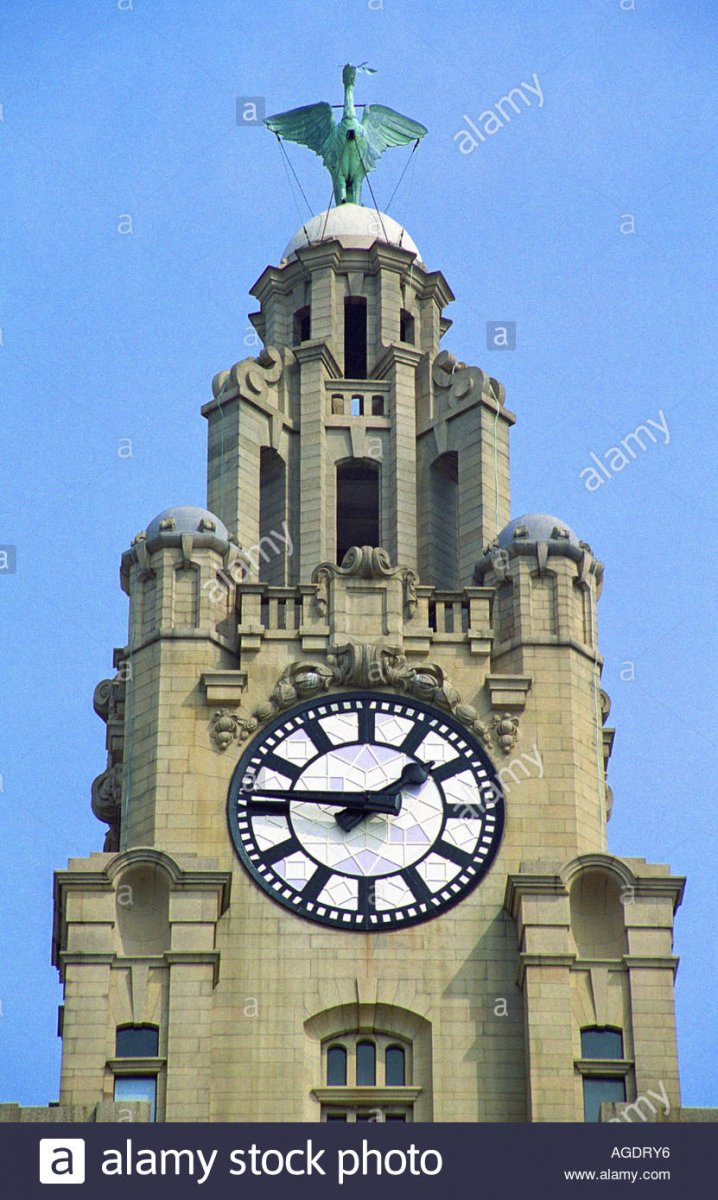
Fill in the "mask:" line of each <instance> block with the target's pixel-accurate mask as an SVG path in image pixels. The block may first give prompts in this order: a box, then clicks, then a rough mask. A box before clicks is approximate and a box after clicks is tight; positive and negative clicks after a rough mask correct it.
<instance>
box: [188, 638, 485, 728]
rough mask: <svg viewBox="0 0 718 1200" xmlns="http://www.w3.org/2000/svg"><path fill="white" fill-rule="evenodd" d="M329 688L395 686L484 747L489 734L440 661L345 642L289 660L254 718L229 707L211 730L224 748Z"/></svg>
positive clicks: (397, 650) (257, 709) (213, 719)
mask: <svg viewBox="0 0 718 1200" xmlns="http://www.w3.org/2000/svg"><path fill="white" fill-rule="evenodd" d="M330 687H360V688H374V687H393V688H396V690H397V691H400V692H405V693H406V694H407V695H410V696H415V697H416V698H417V699H419V700H425V701H426V702H427V703H429V704H435V705H436V706H437V708H443V709H444V710H445V711H447V712H450V713H451V714H452V715H453V716H454V717H456V718H457V719H458V720H459V721H461V723H462V724H463V725H465V726H466V728H467V729H468V730H470V732H471V733H473V734H475V735H476V736H477V737H479V738H480V739H481V740H482V741H483V742H484V744H485V745H488V744H489V741H490V735H489V730H488V728H487V726H486V725H485V724H484V723H483V721H481V719H480V717H479V713H478V711H477V710H476V709H475V708H474V707H473V705H471V704H465V703H464V701H463V700H462V697H461V693H460V692H459V691H458V690H457V689H456V688H455V687H454V685H453V683H452V682H451V680H450V679H449V678H448V676H447V675H446V674H445V672H444V670H443V668H442V667H440V666H439V665H438V663H431V662H428V663H422V664H421V665H420V666H417V667H415V666H411V665H410V664H409V663H408V662H407V659H406V656H405V655H404V654H402V653H401V651H400V650H399V649H398V648H397V647H395V646H378V645H374V644H372V643H366V642H364V643H347V644H346V645H344V646H337V647H336V648H335V650H334V653H332V654H329V655H327V662H326V664H325V663H317V662H313V661H309V660H302V661H299V662H294V663H290V665H289V666H288V667H286V668H285V669H284V671H282V673H281V675H280V676H279V678H278V680H277V682H276V684H275V686H274V689H273V690H272V693H271V695H270V696H269V698H268V699H267V700H265V701H263V702H262V703H261V704H258V705H257V707H256V708H255V710H254V712H253V713H252V716H251V717H239V716H236V715H234V714H232V713H230V712H228V710H226V709H220V710H219V712H217V713H215V715H214V717H213V718H212V722H211V726H210V729H211V734H212V737H213V738H214V740H215V741H216V743H217V745H218V746H219V748H220V750H226V749H227V747H228V746H229V745H231V743H232V741H234V740H235V739H236V740H237V741H240V742H241V741H244V740H245V739H246V738H247V737H248V736H249V735H250V733H253V732H254V731H255V730H256V729H257V728H258V726H259V725H260V724H263V723H264V722H265V721H270V720H271V719H272V718H273V717H276V716H277V715H278V714H279V713H280V712H282V711H283V710H284V709H285V708H289V707H290V706H291V705H292V704H296V703H297V701H298V700H302V699H306V698H307V697H310V696H314V695H316V694H317V693H319V692H323V691H327V690H328V689H329V688H330Z"/></svg>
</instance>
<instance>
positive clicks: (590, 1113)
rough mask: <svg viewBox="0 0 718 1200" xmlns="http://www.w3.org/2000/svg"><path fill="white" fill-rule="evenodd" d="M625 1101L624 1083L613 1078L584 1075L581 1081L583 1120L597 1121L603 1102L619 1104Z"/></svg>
mask: <svg viewBox="0 0 718 1200" xmlns="http://www.w3.org/2000/svg"><path fill="white" fill-rule="evenodd" d="M625 1099H626V1081H625V1080H624V1079H616V1078H615V1076H601V1075H585V1076H584V1080H583V1119H584V1121H597V1120H598V1110H599V1108H600V1107H601V1105H602V1103H603V1102H604V1100H606V1101H613V1102H620V1101H623V1100H625Z"/></svg>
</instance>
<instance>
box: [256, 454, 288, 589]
mask: <svg viewBox="0 0 718 1200" xmlns="http://www.w3.org/2000/svg"><path fill="white" fill-rule="evenodd" d="M286 517H287V472H286V468H285V465H284V459H283V458H282V457H281V456H280V455H279V454H277V452H276V450H272V449H271V447H269V446H262V448H261V450H260V453H259V544H258V546H256V547H255V550H257V552H258V557H259V578H260V580H261V581H262V583H270V584H274V585H275V586H279V587H281V586H282V584H284V583H285V582H286V577H287V546H286V540H285V539H284V538H283V536H282V535H283V533H285V532H286V527H285V524H284V522H285V520H286Z"/></svg>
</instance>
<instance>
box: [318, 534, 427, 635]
mask: <svg viewBox="0 0 718 1200" xmlns="http://www.w3.org/2000/svg"><path fill="white" fill-rule="evenodd" d="M352 575H353V576H355V577H356V578H358V579H397V578H398V579H401V580H402V582H403V584H404V608H405V610H406V614H407V616H408V617H409V618H411V617H413V616H414V613H415V612H416V605H417V594H416V584H417V576H416V572H415V571H412V570H411V567H394V566H392V563H391V559H390V557H389V551H388V550H385V549H384V548H383V547H382V546H351V547H350V548H349V550H347V552H346V554H345V555H344V558H343V559H342V563H341V566H337V565H336V563H330V562H324V563H320V564H319V566H318V567H315V568H314V571H313V572H312V583H316V584H317V591H316V595H315V597H314V603H315V604H316V607H317V611H318V613H319V615H320V617H325V616H326V615H327V612H328V611H329V581H330V579H331V578H332V577H333V576H340V577H343V578H348V577H350V576H352Z"/></svg>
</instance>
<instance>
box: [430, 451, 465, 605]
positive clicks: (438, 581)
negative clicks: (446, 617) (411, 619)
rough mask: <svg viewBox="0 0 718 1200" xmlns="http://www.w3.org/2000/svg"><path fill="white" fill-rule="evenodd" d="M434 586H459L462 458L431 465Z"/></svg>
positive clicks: (451, 456)
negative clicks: (460, 473)
mask: <svg viewBox="0 0 718 1200" xmlns="http://www.w3.org/2000/svg"><path fill="white" fill-rule="evenodd" d="M430 487H431V565H432V578H431V580H430V582H431V583H433V584H434V586H435V587H439V588H446V589H449V590H451V589H453V588H456V587H458V586H459V579H458V574H459V455H458V453H457V452H456V450H449V451H447V452H446V454H441V455H439V457H438V458H437V459H435V460H434V462H433V463H432V464H431V471H430Z"/></svg>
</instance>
